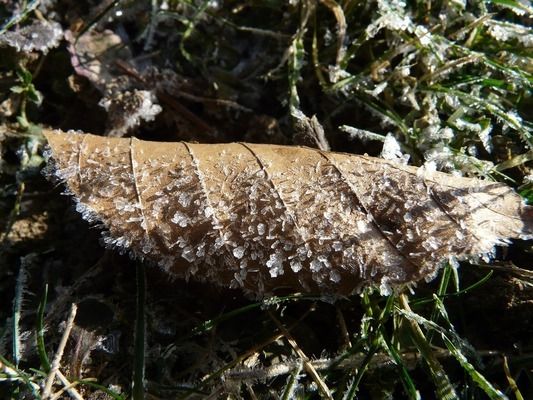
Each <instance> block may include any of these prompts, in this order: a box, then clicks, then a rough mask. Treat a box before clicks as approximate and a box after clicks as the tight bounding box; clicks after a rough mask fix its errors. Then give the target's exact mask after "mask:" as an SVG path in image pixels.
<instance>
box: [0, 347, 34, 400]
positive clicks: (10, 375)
mask: <svg viewBox="0 0 533 400" xmlns="http://www.w3.org/2000/svg"><path fill="white" fill-rule="evenodd" d="M1 374H5V375H6V377H5V378H3V377H2V376H1ZM32 378H34V377H32V376H31V375H29V374H27V373H26V372H24V371H22V370H21V369H18V368H17V367H15V366H14V365H13V364H11V363H10V362H9V361H8V360H6V359H5V358H4V357H3V356H2V355H1V354H0V382H2V381H6V382H12V381H20V382H22V383H24V385H26V387H27V388H28V390H29V391H30V393H32V395H33V396H34V397H33V398H34V399H36V400H40V399H41V395H40V394H39V391H40V386H39V385H37V384H36V383H35V382H33V379H32Z"/></svg>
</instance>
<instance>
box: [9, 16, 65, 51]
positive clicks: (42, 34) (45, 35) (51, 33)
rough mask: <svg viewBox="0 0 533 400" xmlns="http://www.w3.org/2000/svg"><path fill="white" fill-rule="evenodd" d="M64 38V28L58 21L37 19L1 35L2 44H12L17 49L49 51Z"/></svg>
mask: <svg viewBox="0 0 533 400" xmlns="http://www.w3.org/2000/svg"><path fill="white" fill-rule="evenodd" d="M61 39H63V29H62V28H61V25H59V24H58V23H57V22H48V21H35V22H33V23H32V24H31V25H28V26H25V27H23V28H20V29H18V30H17V31H12V32H5V33H4V34H3V35H0V46H10V47H13V48H15V49H16V50H17V51H23V52H25V53H29V52H32V51H40V52H41V53H44V54H46V53H48V51H49V50H50V49H53V48H54V47H57V46H58V45H59V42H60V41H61Z"/></svg>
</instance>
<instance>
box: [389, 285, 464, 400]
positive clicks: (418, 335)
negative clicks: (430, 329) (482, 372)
mask: <svg viewBox="0 0 533 400" xmlns="http://www.w3.org/2000/svg"><path fill="white" fill-rule="evenodd" d="M399 298H400V305H401V307H402V308H401V309H399V310H398V311H399V312H401V313H402V314H403V313H405V315H409V316H410V317H408V318H407V322H408V323H409V326H410V327H411V339H412V341H413V343H414V344H415V346H416V347H417V348H418V350H419V351H420V354H421V355H422V357H423V358H424V360H425V361H426V364H427V366H428V368H429V371H430V373H431V377H432V379H433V383H434V384H435V386H436V389H437V396H438V398H439V399H444V400H451V399H459V396H458V395H457V393H456V392H455V389H454V387H453V385H452V383H451V381H450V378H449V377H448V375H446V371H445V370H444V368H443V367H442V365H441V363H440V362H439V361H438V359H437V357H436V356H435V354H434V353H433V350H432V348H431V345H430V343H429V342H428V341H427V339H426V337H425V335H424V333H423V332H422V329H421V328H420V325H419V322H418V321H420V320H423V321H427V320H425V319H424V318H423V317H422V316H419V315H418V314H415V313H414V312H412V311H411V308H410V306H409V301H408V299H407V295H405V294H401V295H400V296H399ZM428 322H429V321H428ZM432 325H436V324H433V323H432Z"/></svg>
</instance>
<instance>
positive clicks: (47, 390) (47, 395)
mask: <svg viewBox="0 0 533 400" xmlns="http://www.w3.org/2000/svg"><path fill="white" fill-rule="evenodd" d="M77 310H78V307H77V306H76V304H75V303H72V306H71V307H70V314H69V316H68V319H67V325H66V327H65V331H64V332H63V336H62V337H61V341H60V342H59V346H58V348H57V351H56V354H55V357H54V360H53V361H52V368H51V369H50V372H49V373H48V376H47V378H46V383H45V385H44V390H43V400H46V399H51V398H52V397H51V392H52V385H53V384H54V380H55V377H56V375H57V373H58V370H59V365H60V363H61V358H62V357H63V352H64V351H65V346H66V345H67V340H68V338H69V336H70V331H71V330H72V327H73V326H74V318H76V312H77Z"/></svg>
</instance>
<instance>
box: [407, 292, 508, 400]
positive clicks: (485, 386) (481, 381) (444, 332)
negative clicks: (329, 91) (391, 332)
mask: <svg viewBox="0 0 533 400" xmlns="http://www.w3.org/2000/svg"><path fill="white" fill-rule="evenodd" d="M435 300H436V305H437V308H438V310H439V311H440V312H441V315H442V316H443V318H444V320H445V321H447V322H448V323H449V324H450V326H451V323H450V321H449V318H448V314H447V313H446V311H445V309H444V307H443V305H442V302H441V301H440V300H439V299H438V298H437V297H435ZM400 312H402V314H404V315H405V316H406V317H407V318H408V319H409V320H412V321H415V322H416V323H419V324H421V325H424V326H426V328H430V329H435V330H436V331H437V332H439V334H440V336H441V337H442V340H443V341H444V343H445V344H446V347H447V348H448V350H449V351H450V353H451V354H452V355H453V356H454V358H455V359H456V360H457V361H458V362H459V363H460V364H461V366H462V367H463V369H464V370H465V372H466V373H468V375H469V376H470V377H471V379H472V380H473V381H474V382H475V383H476V384H477V385H478V386H479V387H480V388H481V389H482V390H483V391H484V392H485V393H486V394H487V395H488V396H489V397H490V398H491V399H506V398H507V397H506V396H505V395H504V394H503V393H501V392H500V391H499V390H497V389H496V388H494V387H493V386H492V384H491V383H490V382H489V381H488V380H487V379H486V378H485V377H484V376H483V375H482V374H481V373H480V372H478V371H477V370H476V369H475V367H474V366H473V365H472V364H471V363H470V362H469V361H468V359H467V357H466V356H465V355H464V354H463V353H462V351H461V350H460V349H459V347H458V346H457V344H460V346H461V347H465V349H467V350H469V352H470V353H472V354H473V355H475V351H474V350H473V349H471V348H469V345H468V344H466V343H465V341H464V339H462V338H461V337H460V336H459V335H457V333H455V331H454V329H453V326H451V328H450V329H444V328H442V327H441V326H439V325H437V324H435V323H434V322H431V321H429V320H426V319H425V318H424V317H422V316H420V315H418V314H414V313H413V312H412V311H406V310H400ZM448 335H451V337H452V339H453V341H452V339H450V338H449V337H448Z"/></svg>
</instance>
